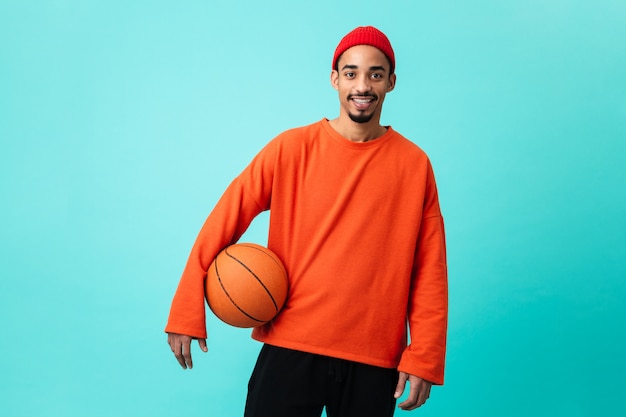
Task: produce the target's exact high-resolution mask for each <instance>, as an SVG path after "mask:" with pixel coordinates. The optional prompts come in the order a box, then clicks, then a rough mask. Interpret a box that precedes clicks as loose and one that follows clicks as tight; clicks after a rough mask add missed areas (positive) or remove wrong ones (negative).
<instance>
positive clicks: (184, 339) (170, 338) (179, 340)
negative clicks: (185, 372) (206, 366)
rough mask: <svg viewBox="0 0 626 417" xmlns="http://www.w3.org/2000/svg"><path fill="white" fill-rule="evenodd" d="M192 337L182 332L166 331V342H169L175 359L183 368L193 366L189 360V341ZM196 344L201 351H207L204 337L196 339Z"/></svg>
mask: <svg viewBox="0 0 626 417" xmlns="http://www.w3.org/2000/svg"><path fill="white" fill-rule="evenodd" d="M192 340H193V338H192V337H191V336H187V335H184V334H178V333H168V334H167V343H169V345H170V348H172V352H174V356H176V360H178V363H180V366H182V367H183V369H187V368H189V369H191V368H193V362H192V361H191V341H192ZM198 346H200V349H201V350H202V351H203V352H207V351H208V349H207V347H206V339H198Z"/></svg>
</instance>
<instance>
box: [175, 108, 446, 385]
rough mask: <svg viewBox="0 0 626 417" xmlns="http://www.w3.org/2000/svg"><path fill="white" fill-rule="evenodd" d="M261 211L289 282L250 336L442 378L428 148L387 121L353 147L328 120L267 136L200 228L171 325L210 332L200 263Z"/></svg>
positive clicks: (441, 265)
mask: <svg viewBox="0 0 626 417" xmlns="http://www.w3.org/2000/svg"><path fill="white" fill-rule="evenodd" d="M268 209H269V210H270V225H269V238H268V247H269V248H270V249H271V250H272V251H274V252H275V253H276V254H277V255H278V256H279V257H280V258H281V259H282V260H283V262H284V264H285V267H286V269H287V272H288V275H289V285H290V288H289V295H288V298H287V301H286V303H285V306H284V308H283V310H282V311H281V312H280V314H279V315H278V316H277V317H276V318H275V319H274V320H272V321H271V322H270V323H268V324H266V325H264V326H260V327H257V328H255V329H254V330H253V332H252V337H253V338H254V339H256V340H259V341H262V342H266V343H269V344H272V345H276V346H282V347H286V348H291V349H296V350H301V351H305V352H311V353H317V354H322V355H327V356H333V357H337V358H343V359H348V360H353V361H357V362H362V363H367V364H371V365H376V366H381V367H387V368H396V367H397V368H398V369H399V370H401V371H404V372H407V373H410V374H413V375H417V376H420V377H421V378H424V379H426V380H429V381H431V382H433V383H435V384H442V383H443V374H444V358H445V347H446V327H447V316H448V306H447V300H448V297H447V269H446V254H445V238H444V228H443V220H442V216H441V213H440V209H439V202H438V198H437V189H436V185H435V179H434V176H433V171H432V168H431V165H430V161H429V160H428V157H427V156H426V154H425V153H424V152H423V151H422V150H421V149H420V148H419V147H417V146H416V145H415V144H413V143H412V142H410V141H408V140H407V139H405V138H404V137H403V136H401V135H400V134H398V133H397V132H395V131H394V130H393V129H392V128H391V127H389V128H388V130H387V133H386V134H385V135H383V136H382V137H380V138H378V139H376V140H373V141H369V142H364V143H354V142H351V141H349V140H347V139H345V138H343V137H341V136H340V135H339V134H338V133H337V132H336V131H335V130H334V129H333V128H332V127H331V126H330V124H329V123H328V120H326V119H324V120H322V121H320V122H317V123H314V124H312V125H309V126H305V127H301V128H296V129H292V130H289V131H287V132H284V133H282V134H281V135H279V136H278V137H276V138H275V139H274V140H272V141H271V142H270V143H269V144H268V145H267V146H266V147H265V148H264V149H263V150H262V151H261V152H260V153H259V154H258V155H257V156H256V157H255V158H254V159H253V160H252V162H251V163H250V165H249V166H248V167H247V168H246V169H245V170H244V171H243V172H242V173H241V174H240V175H239V176H238V177H237V178H235V180H234V181H233V182H232V183H231V184H230V186H229V187H228V189H227V190H226V192H225V193H224V195H223V196H222V198H221V199H220V200H219V202H218V203H217V205H216V207H215V208H214V210H213V211H212V212H211V214H210V215H209V217H208V218H207V220H206V222H205V224H204V226H203V227H202V230H201V231H200V234H199V236H198V238H197V240H196V243H195V245H194V246H193V249H192V251H191V255H190V257H189V260H188V262H187V265H186V267H185V270H184V272H183V276H182V278H181V280H180V283H179V286H178V289H177V291H176V294H175V296H174V300H173V302H172V308H171V311H170V317H169V322H168V324H167V327H166V331H167V332H173V333H181V334H187V335H190V336H194V337H200V338H204V337H206V325H205V315H204V314H205V305H204V302H205V301H204V279H205V277H206V271H207V269H208V267H209V265H210V263H211V261H212V260H213V258H214V257H215V256H216V255H217V253H218V252H219V251H220V250H221V249H222V248H224V247H225V246H227V245H229V244H231V243H235V242H236V241H237V240H238V239H239V237H240V236H241V235H242V234H243V232H244V231H245V230H246V229H247V227H248V225H249V224H250V222H251V221H252V219H253V218H254V217H255V216H256V215H257V214H259V213H260V212H262V211H264V210H268ZM407 322H408V327H409V330H410V341H411V343H410V344H409V345H408V346H407V331H406V330H407Z"/></svg>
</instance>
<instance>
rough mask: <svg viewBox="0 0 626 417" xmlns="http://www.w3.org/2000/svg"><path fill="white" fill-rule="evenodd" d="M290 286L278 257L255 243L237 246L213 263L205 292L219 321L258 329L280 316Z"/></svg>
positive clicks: (232, 246) (217, 257) (227, 249)
mask: <svg viewBox="0 0 626 417" xmlns="http://www.w3.org/2000/svg"><path fill="white" fill-rule="evenodd" d="M288 286H289V284H288V280H287V271H286V270H285V267H284V265H283V263H282V262H281V260H280V259H279V258H278V256H276V254H274V253H273V252H272V251H270V250H269V249H267V248H265V247H263V246H259V245H256V244H254V243H237V244H234V245H231V246H228V247H227V248H226V249H224V250H222V251H221V252H220V253H219V254H218V255H217V256H216V257H215V259H214V260H213V262H212V263H211V266H210V267H209V270H208V271H207V277H206V284H205V290H206V291H205V292H206V298H207V302H208V304H209V307H210V308H211V311H212V312H213V314H215V315H216V316H217V317H218V318H219V319H220V320H222V321H223V322H225V323H227V324H230V325H231V326H235V327H256V326H260V325H262V324H265V323H267V322H268V321H270V320H272V319H273V318H274V317H275V316H276V314H278V312H279V311H280V309H281V308H282V307H283V305H284V304H285V299H286V298H287V290H288Z"/></svg>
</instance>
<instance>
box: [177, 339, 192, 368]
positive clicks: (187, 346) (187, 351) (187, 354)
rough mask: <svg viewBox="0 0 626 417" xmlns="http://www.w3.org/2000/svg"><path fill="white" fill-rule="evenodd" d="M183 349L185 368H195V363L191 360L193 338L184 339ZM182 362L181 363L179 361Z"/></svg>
mask: <svg viewBox="0 0 626 417" xmlns="http://www.w3.org/2000/svg"><path fill="white" fill-rule="evenodd" d="M182 348H183V355H182V356H183V363H184V365H183V368H185V367H187V368H189V369H191V368H193V361H192V360H191V338H190V337H189V338H187V337H186V338H184V339H183V343H182ZM179 362H180V361H179Z"/></svg>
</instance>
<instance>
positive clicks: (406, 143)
mask: <svg viewBox="0 0 626 417" xmlns="http://www.w3.org/2000/svg"><path fill="white" fill-rule="evenodd" d="M389 129H390V130H391V134H392V135H393V137H392V140H391V141H390V142H392V143H393V144H394V147H395V148H396V149H397V150H398V151H399V152H400V153H401V154H402V155H406V158H408V159H412V158H418V159H425V160H428V155H427V154H426V152H425V151H424V150H423V149H422V148H421V147H420V146H419V145H417V144H416V143H415V142H413V141H412V140H410V139H408V138H407V137H405V136H404V135H402V134H401V133H399V132H397V131H395V130H393V128H391V127H389Z"/></svg>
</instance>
